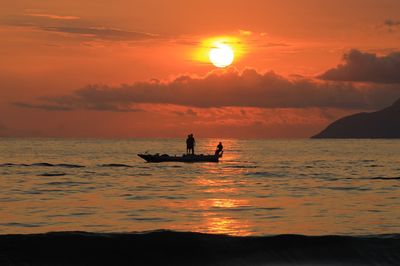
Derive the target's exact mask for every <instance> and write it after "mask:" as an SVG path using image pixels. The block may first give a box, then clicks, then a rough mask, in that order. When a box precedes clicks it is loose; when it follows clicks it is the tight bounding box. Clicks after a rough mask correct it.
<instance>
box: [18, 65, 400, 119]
mask: <svg viewBox="0 0 400 266" xmlns="http://www.w3.org/2000/svg"><path fill="white" fill-rule="evenodd" d="M398 97H400V86H398V85H383V84H382V85H377V84H375V85H356V84H354V83H351V82H337V81H334V82H331V81H320V80H314V79H310V78H304V77H296V78H286V77H283V76H280V75H277V74H275V73H274V72H266V73H259V72H257V71H256V70H253V69H246V70H244V71H243V72H239V71H237V70H235V69H232V68H231V69H227V70H222V71H221V70H217V71H212V72H210V73H209V74H207V75H206V76H204V77H193V76H189V75H181V76H179V77H177V78H175V79H173V80H171V81H165V82H160V81H149V82H136V83H134V84H132V85H126V84H125V85H121V86H117V87H109V86H105V85H89V86H87V87H84V88H81V89H78V90H76V91H75V92H73V93H72V94H70V95H64V96H59V97H42V98H40V99H39V101H38V102H37V103H21V102H18V103H14V105H16V106H19V107H24V108H37V109H44V110H49V111H69V110H77V109H87V110H102V111H119V112H121V111H122V112H126V111H138V109H137V108H135V105H136V104H173V105H181V106H191V107H200V108H212V107H257V108H310V107H317V108H341V109H375V108H381V107H383V106H385V105H388V104H390V103H391V102H392V101H393V99H397V98H398Z"/></svg>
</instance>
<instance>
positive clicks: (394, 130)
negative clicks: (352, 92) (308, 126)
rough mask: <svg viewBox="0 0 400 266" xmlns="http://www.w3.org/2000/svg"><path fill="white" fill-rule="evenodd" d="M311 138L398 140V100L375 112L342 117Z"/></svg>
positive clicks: (399, 119)
mask: <svg viewBox="0 0 400 266" xmlns="http://www.w3.org/2000/svg"><path fill="white" fill-rule="evenodd" d="M311 138H344V139H346V138H354V139H356V138H360V139H366V138H369V139H377V138H400V99H399V100H397V101H396V102H395V103H394V104H393V105H392V106H390V107H387V108H385V109H383V110H380V111H377V112H373V113H358V114H354V115H350V116H346V117H343V118H341V119H339V120H337V121H335V122H333V123H332V124H330V125H329V126H328V127H327V128H326V129H325V130H323V131H322V132H321V133H319V134H317V135H315V136H312V137H311Z"/></svg>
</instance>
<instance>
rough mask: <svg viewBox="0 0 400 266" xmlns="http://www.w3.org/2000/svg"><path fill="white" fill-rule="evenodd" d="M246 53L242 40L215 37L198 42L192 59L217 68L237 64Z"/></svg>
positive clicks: (230, 37) (232, 37) (231, 37)
mask: <svg viewBox="0 0 400 266" xmlns="http://www.w3.org/2000/svg"><path fill="white" fill-rule="evenodd" d="M245 51H246V47H245V43H244V42H243V40H241V39H239V38H238V37H234V36H216V37H211V38H207V39H203V40H202V41H200V45H199V46H198V47H197V49H196V50H193V54H192V58H193V59H194V60H195V61H197V62H201V63H204V64H210V62H211V64H212V65H214V66H215V67H218V68H224V67H228V66H230V65H231V64H232V63H233V62H234V61H235V62H238V61H239V60H240V59H241V58H242V57H243V55H244V53H245Z"/></svg>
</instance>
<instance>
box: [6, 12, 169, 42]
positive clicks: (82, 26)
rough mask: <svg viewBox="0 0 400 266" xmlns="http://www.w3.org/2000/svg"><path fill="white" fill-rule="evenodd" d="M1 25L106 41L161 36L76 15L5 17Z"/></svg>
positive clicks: (146, 38) (36, 14) (34, 14)
mask: <svg viewBox="0 0 400 266" xmlns="http://www.w3.org/2000/svg"><path fill="white" fill-rule="evenodd" d="M0 25H6V26H11V27H24V28H29V29H33V30H40V31H46V32H53V33H62V34H68V35H73V36H77V37H81V38H90V39H96V40H104V41H142V40H154V39H160V38H161V36H160V35H158V34H154V33H147V32H141V31H132V30H126V29H119V28H111V27H102V26H93V25H92V24H91V23H89V22H84V21H82V20H81V19H80V18H79V17H76V16H60V15H53V14H42V13H29V14H25V15H23V16H9V17H3V18H0Z"/></svg>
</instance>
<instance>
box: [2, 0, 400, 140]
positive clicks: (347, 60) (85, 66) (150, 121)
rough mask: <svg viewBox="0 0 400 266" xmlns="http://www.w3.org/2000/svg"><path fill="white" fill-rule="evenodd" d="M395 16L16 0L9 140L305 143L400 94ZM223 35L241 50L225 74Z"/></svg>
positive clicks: (5, 51) (8, 45)
mask: <svg viewBox="0 0 400 266" xmlns="http://www.w3.org/2000/svg"><path fill="white" fill-rule="evenodd" d="M398 10H400V2H399V1H396V0H383V1H377V0H364V1H361V0H355V1H351V2H349V1H343V0H339V1H333V0H327V1H324V3H321V1H316V0H306V1H302V2H301V3H299V2H298V1H294V0H285V1H280V2H279V3H278V2H276V1H256V0H250V1H249V0H248V1H235V2H233V3H232V1H226V0H221V1H218V2H215V1H190V3H181V2H180V1H176V0H173V1H168V2H167V1H161V0H153V1H134V2H132V1H125V0H120V1H114V2H112V3H111V2H110V1H104V0H99V1H85V2H79V3H78V2H72V1H66V0H60V1H56V2H55V1H50V0H43V1H32V0H30V1H28V0H21V1H15V2H12V3H11V2H10V3H7V4H5V5H3V7H2V9H1V10H0V38H1V40H2V42H0V57H1V60H0V96H1V97H0V136H7V137H107V138H108V137H183V136H185V135H186V134H187V133H189V132H193V133H195V135H197V136H199V137H221V138H224V137H235V138H302V137H309V136H311V135H314V134H316V133H318V132H319V131H321V130H322V129H323V128H325V127H326V126H327V125H328V124H329V123H331V122H332V121H334V120H336V119H338V118H340V117H342V116H345V115H348V114H353V113H357V112H360V111H372V110H377V109H380V108H383V107H386V106H389V105H391V104H392V103H393V102H394V101H396V100H397V99H398V98H400V52H399V51H400V47H399V43H400V42H399V41H400V16H399V14H398ZM215 41H220V42H223V43H225V44H227V45H229V46H230V47H231V48H232V50H233V53H234V60H233V63H232V64H231V65H229V66H227V67H226V68H217V67H216V66H215V65H216V64H215V62H213V63H212V62H210V60H209V59H208V53H209V51H210V49H213V48H215V47H214V46H215V44H214V43H215ZM217 65H218V64H217Z"/></svg>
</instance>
